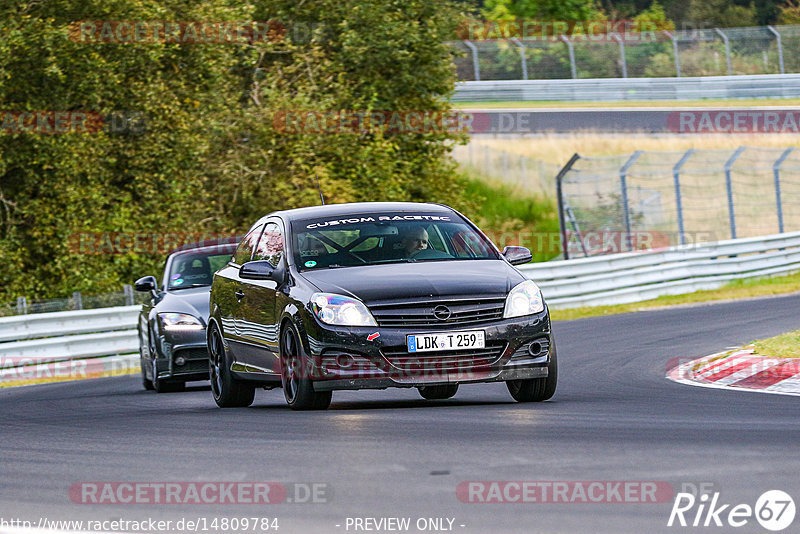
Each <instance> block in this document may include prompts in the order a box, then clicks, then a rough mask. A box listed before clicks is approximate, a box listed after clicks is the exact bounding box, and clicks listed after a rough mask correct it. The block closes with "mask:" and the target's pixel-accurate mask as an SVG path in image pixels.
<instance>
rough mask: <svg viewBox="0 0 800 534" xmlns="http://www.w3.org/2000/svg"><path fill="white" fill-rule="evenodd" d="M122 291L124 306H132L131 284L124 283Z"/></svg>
mask: <svg viewBox="0 0 800 534" xmlns="http://www.w3.org/2000/svg"><path fill="white" fill-rule="evenodd" d="M122 292H123V293H124V294H125V305H126V306H133V304H134V301H133V286H131V285H130V284H125V285H123V286H122Z"/></svg>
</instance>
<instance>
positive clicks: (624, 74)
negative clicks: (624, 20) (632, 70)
mask: <svg viewBox="0 0 800 534" xmlns="http://www.w3.org/2000/svg"><path fill="white" fill-rule="evenodd" d="M611 37H613V38H614V40H615V41H616V42H617V43H619V59H620V64H621V65H622V77H623V78H627V77H628V62H627V61H626V60H625V43H624V42H623V41H622V38H621V37H620V36H619V34H618V33H612V34H611Z"/></svg>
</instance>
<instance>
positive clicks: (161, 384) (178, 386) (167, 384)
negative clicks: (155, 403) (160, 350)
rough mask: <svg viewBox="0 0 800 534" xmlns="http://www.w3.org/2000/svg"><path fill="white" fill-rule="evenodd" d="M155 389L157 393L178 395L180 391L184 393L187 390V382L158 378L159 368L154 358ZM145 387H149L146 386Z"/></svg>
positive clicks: (153, 381)
mask: <svg viewBox="0 0 800 534" xmlns="http://www.w3.org/2000/svg"><path fill="white" fill-rule="evenodd" d="M152 383H153V389H155V390H156V393H177V392H178V391H183V390H184V389H186V382H180V381H175V380H162V379H160V378H158V366H157V364H156V360H155V358H153V380H152ZM145 387H147V386H146V385H145Z"/></svg>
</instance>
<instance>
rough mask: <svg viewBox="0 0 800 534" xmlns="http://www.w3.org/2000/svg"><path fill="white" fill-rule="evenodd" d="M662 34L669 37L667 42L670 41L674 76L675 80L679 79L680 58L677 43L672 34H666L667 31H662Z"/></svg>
mask: <svg viewBox="0 0 800 534" xmlns="http://www.w3.org/2000/svg"><path fill="white" fill-rule="evenodd" d="M664 34H666V36H667V37H669V40H670V41H672V55H673V56H675V76H676V77H677V78H680V77H681V59H680V56H679V55H678V41H677V40H676V39H675V36H674V35H673V34H672V33H670V32H668V31H667V30H664Z"/></svg>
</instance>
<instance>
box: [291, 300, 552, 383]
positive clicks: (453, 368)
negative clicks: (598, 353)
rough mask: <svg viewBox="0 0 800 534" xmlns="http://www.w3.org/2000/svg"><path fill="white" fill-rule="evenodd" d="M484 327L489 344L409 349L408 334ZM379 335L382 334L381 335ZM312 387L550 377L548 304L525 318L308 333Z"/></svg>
mask: <svg viewBox="0 0 800 534" xmlns="http://www.w3.org/2000/svg"><path fill="white" fill-rule="evenodd" d="M474 330H483V331H484V334H485V340H486V343H485V345H486V348H484V349H472V350H457V351H442V352H421V353H409V352H408V349H407V341H406V338H407V336H408V335H410V334H423V333H429V332H447V333H452V332H459V331H474ZM375 334H378V335H377V336H376V335H375ZM307 337H308V340H307V345H308V346H307V347H306V353H307V354H308V355H309V357H310V364H311V371H310V372H311V373H312V379H313V381H314V389H315V390H318V391H327V390H336V389H385V388H388V387H417V386H427V385H437V384H466V383H478V382H498V381H505V380H522V379H530V378H540V377H546V376H547V374H548V369H547V365H548V363H549V362H550V347H551V345H552V343H551V341H552V338H551V332H550V320H549V315H548V312H547V309H545V310H544V311H543V312H542V313H540V314H537V315H532V316H527V317H518V318H513V319H502V320H497V321H493V322H490V323H485V324H480V325H469V326H461V325H453V326H450V327H446V326H445V327H437V328H433V327H429V328H420V327H406V328H386V327H331V326H328V325H322V324H320V323H319V322H317V321H314V322H313V324H312V326H311V328H310V329H309V331H308V332H307Z"/></svg>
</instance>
